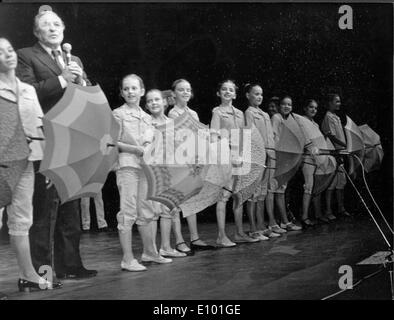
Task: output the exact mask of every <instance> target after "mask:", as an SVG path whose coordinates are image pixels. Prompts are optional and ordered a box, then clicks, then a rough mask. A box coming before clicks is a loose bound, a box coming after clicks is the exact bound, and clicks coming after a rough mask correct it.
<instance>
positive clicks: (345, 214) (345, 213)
mask: <svg viewBox="0 0 394 320" xmlns="http://www.w3.org/2000/svg"><path fill="white" fill-rule="evenodd" d="M353 216H354V215H353V214H352V213H349V212H347V211H346V210H344V211H342V212H338V214H337V217H342V218H352V217H353Z"/></svg>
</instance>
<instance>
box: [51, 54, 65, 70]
mask: <svg viewBox="0 0 394 320" xmlns="http://www.w3.org/2000/svg"><path fill="white" fill-rule="evenodd" d="M52 54H53V56H54V57H55V61H56V64H57V65H58V67H59V68H60V70H63V69H64V62H63V61H62V59H61V52H60V50H52Z"/></svg>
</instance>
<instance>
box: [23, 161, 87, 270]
mask: <svg viewBox="0 0 394 320" xmlns="http://www.w3.org/2000/svg"><path fill="white" fill-rule="evenodd" d="M34 167H35V171H36V172H37V170H38V167H39V161H37V162H35V163H34ZM45 179H46V178H45V176H43V175H42V174H40V173H36V175H35V184H34V194H33V226H32V227H31V228H30V231H29V235H30V247H31V248H30V250H31V255H32V261H33V265H34V268H35V269H36V270H37V271H38V270H39V268H40V266H42V265H49V266H51V267H52V268H54V271H55V273H65V272H71V271H73V270H77V269H79V268H82V261H81V256H80V252H79V242H80V239H81V227H80V209H79V200H74V201H69V202H66V203H64V204H62V205H60V199H59V196H58V194H57V191H56V189H55V187H54V186H53V185H52V186H51V187H50V188H48V189H47V186H46V183H45Z"/></svg>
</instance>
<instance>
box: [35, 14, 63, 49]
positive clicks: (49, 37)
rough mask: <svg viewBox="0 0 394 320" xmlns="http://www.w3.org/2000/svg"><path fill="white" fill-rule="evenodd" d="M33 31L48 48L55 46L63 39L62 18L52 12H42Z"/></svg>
mask: <svg viewBox="0 0 394 320" xmlns="http://www.w3.org/2000/svg"><path fill="white" fill-rule="evenodd" d="M36 27H37V28H36V30H35V32H34V34H35V36H36V37H37V38H38V40H39V41H40V42H41V43H43V44H44V45H46V46H48V47H50V48H57V47H58V46H59V45H60V44H61V43H62V41H63V38H64V35H63V31H64V25H63V22H62V20H61V19H60V18H59V17H58V16H57V15H56V14H55V13H53V12H48V13H46V14H44V15H43V16H42V17H41V18H40V19H39V20H38V25H37V26H36Z"/></svg>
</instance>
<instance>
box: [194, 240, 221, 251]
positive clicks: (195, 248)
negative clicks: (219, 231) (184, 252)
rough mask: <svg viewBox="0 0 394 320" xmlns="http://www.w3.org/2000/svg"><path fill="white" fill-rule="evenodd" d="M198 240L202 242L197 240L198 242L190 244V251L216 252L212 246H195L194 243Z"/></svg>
mask: <svg viewBox="0 0 394 320" xmlns="http://www.w3.org/2000/svg"><path fill="white" fill-rule="evenodd" d="M198 240H200V239H196V240H193V241H191V242H190V249H192V250H196V251H198V250H200V251H202V250H216V247H214V246H211V245H199V244H194V243H193V242H196V241H198Z"/></svg>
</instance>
